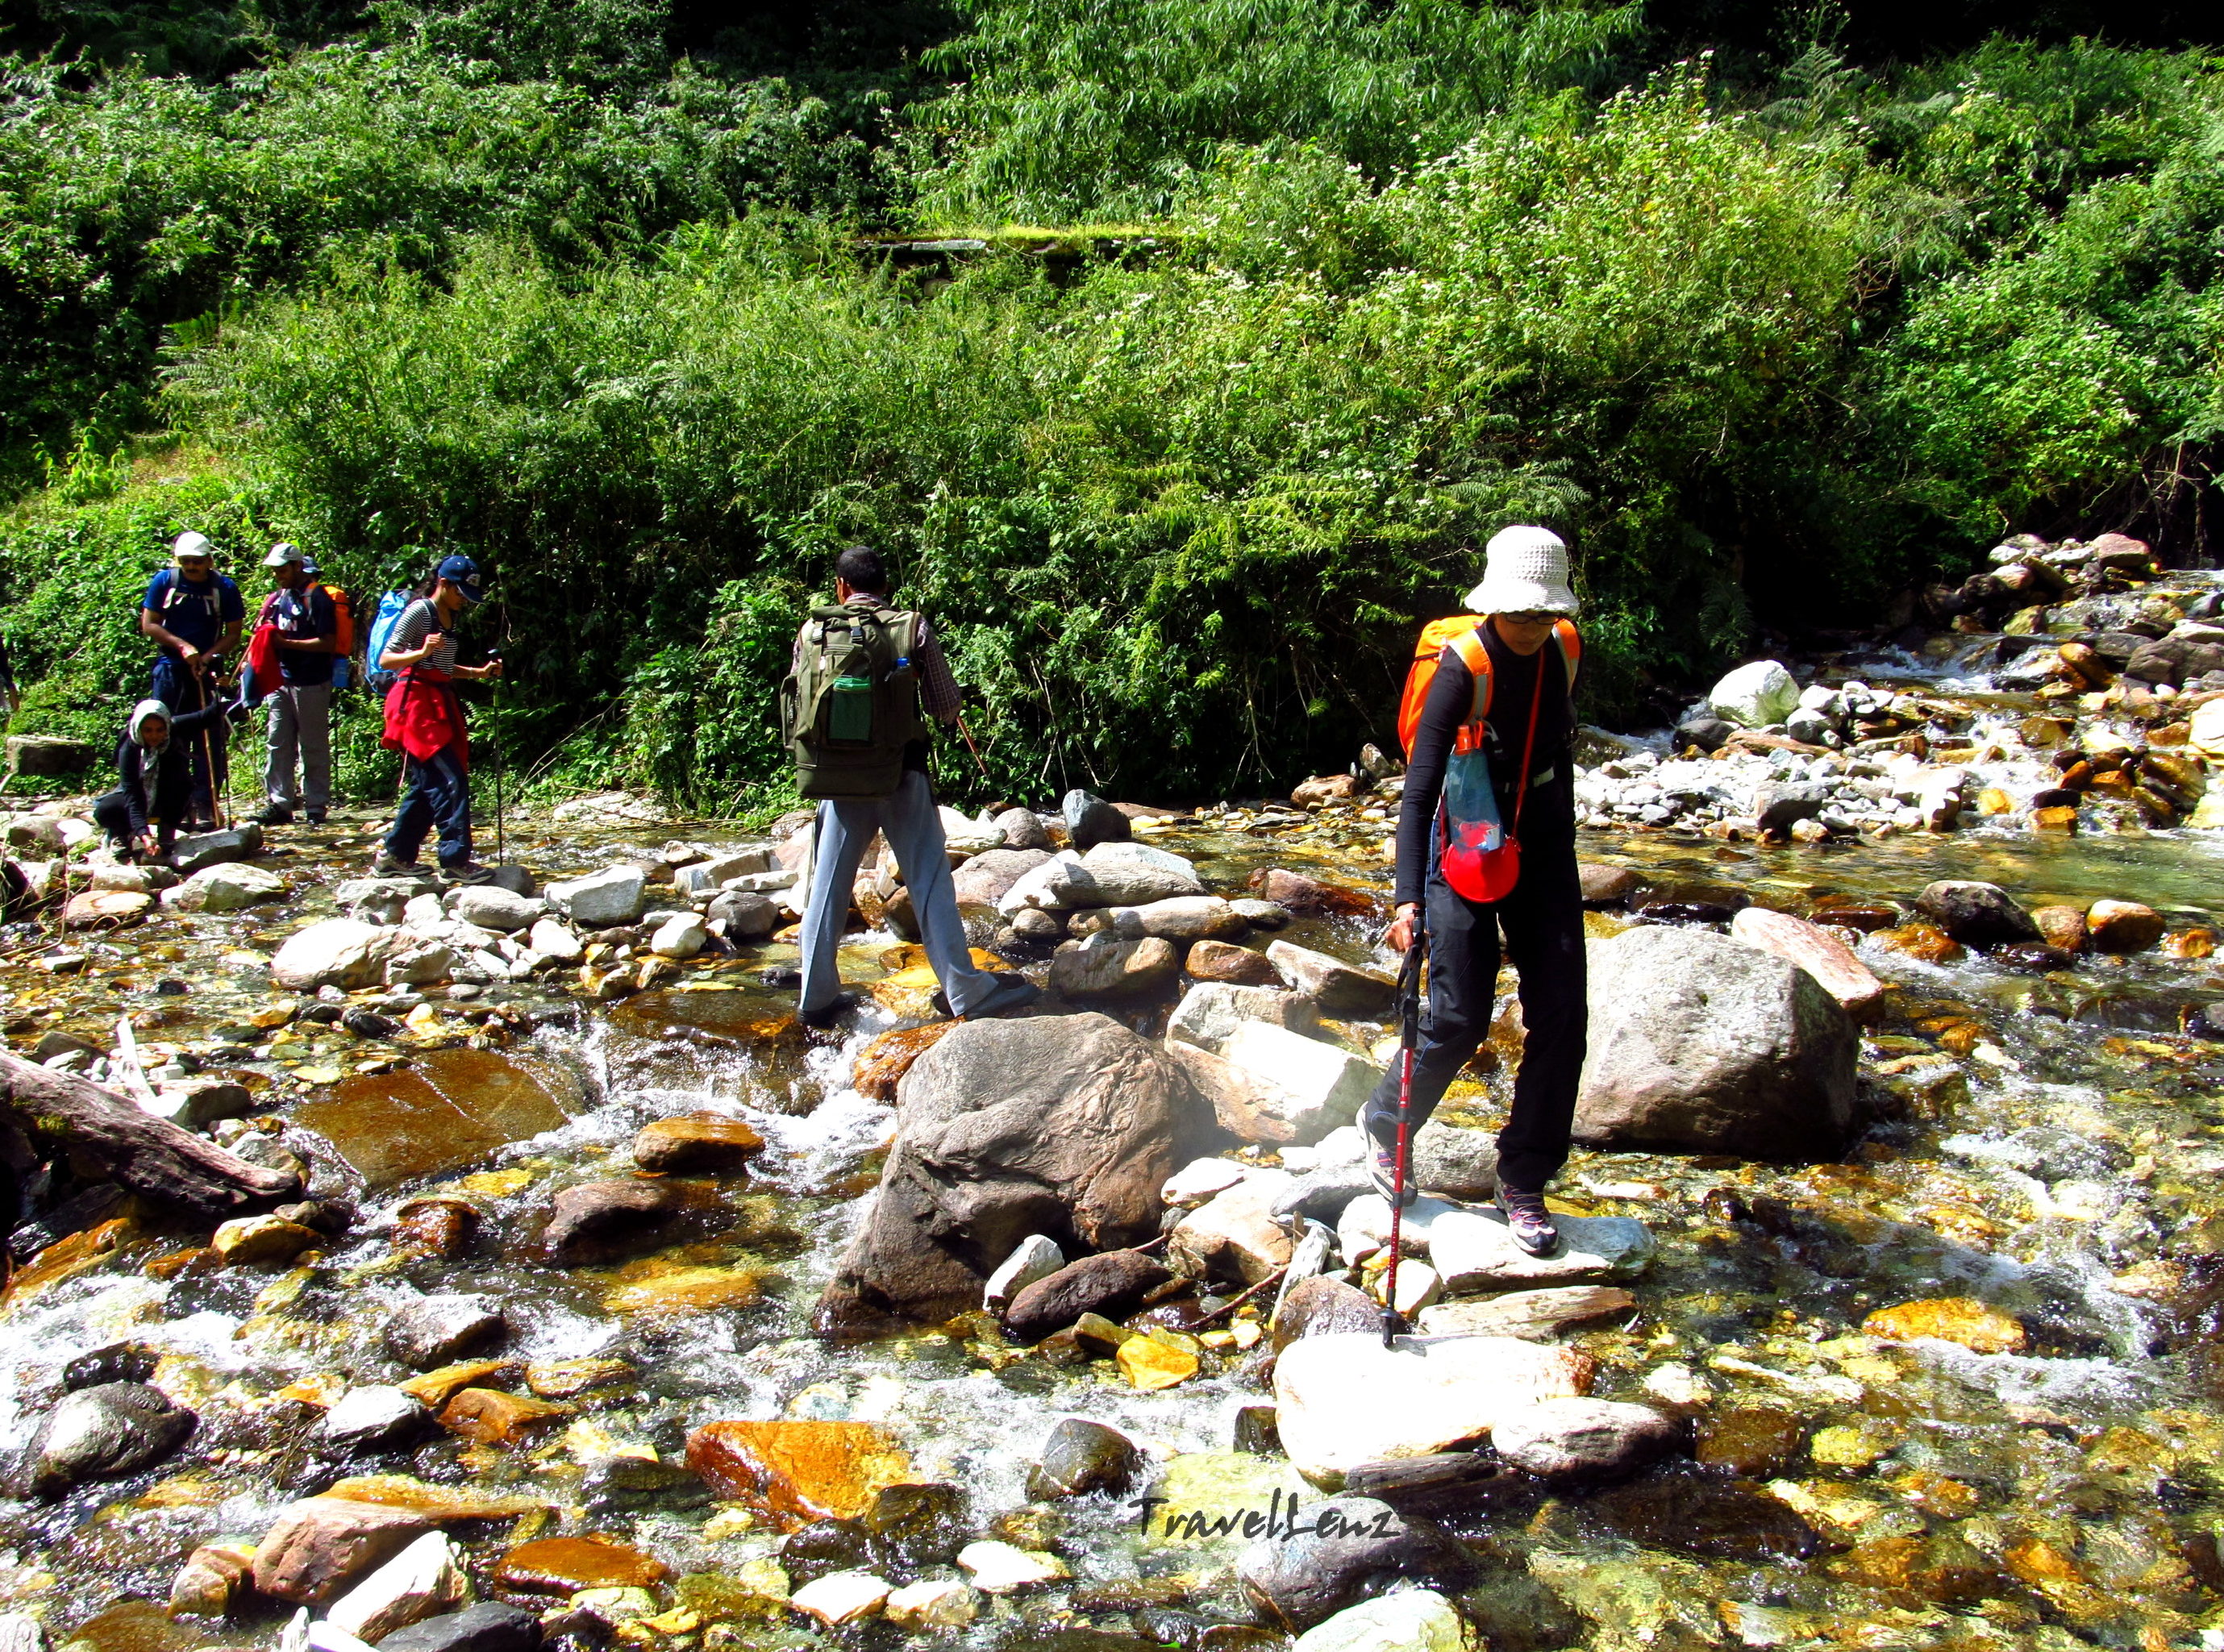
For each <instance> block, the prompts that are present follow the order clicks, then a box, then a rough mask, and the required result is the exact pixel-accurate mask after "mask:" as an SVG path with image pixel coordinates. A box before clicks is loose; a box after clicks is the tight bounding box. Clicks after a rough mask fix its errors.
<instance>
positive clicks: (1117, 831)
mask: <svg viewBox="0 0 2224 1652" xmlns="http://www.w3.org/2000/svg"><path fill="white" fill-rule="evenodd" d="M1058 813H1059V814H1061V815H1063V816H1065V835H1066V836H1067V838H1068V839H1069V840H1070V841H1071V842H1072V844H1073V847H1074V848H1077V849H1083V850H1086V849H1091V848H1096V845H1097V844H1099V843H1124V842H1127V841H1128V839H1129V838H1131V837H1132V836H1134V827H1133V826H1132V825H1131V824H1130V823H1129V822H1128V817H1127V816H1125V815H1123V814H1121V812H1120V810H1118V809H1117V808H1116V807H1115V806H1114V805H1113V804H1109V803H1107V802H1105V801H1104V799H1103V798H1099V797H1097V796H1096V795H1094V794H1093V793H1091V792H1087V791H1078V790H1077V791H1069V792H1067V793H1066V794H1065V797H1063V798H1060V799H1059V800H1058Z"/></svg>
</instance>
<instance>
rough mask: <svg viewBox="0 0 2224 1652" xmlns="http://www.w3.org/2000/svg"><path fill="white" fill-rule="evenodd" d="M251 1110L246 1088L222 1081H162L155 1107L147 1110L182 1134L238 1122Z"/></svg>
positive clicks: (156, 1094)
mask: <svg viewBox="0 0 2224 1652" xmlns="http://www.w3.org/2000/svg"><path fill="white" fill-rule="evenodd" d="M140 1105H141V1106H142V1107H145V1106H146V1103H145V1102H144V1101H142V1102H141V1103H140ZM254 1110H255V1097H254V1095H253V1094H252V1093H251V1092H250V1090H249V1089H248V1088H247V1087H246V1086H245V1085H244V1084H237V1083H234V1082H233V1081H231V1080H230V1079H222V1078H184V1079H173V1080H167V1081H164V1082H163V1083H161V1085H158V1086H157V1087H156V1088H155V1106H154V1107H149V1108H148V1112H150V1113H155V1114H156V1115H157V1116H158V1117H161V1118H164V1119H168V1120H169V1121H170V1122H171V1123H172V1124H174V1125H177V1126H181V1127H182V1128H184V1129H186V1130H205V1129H206V1128H207V1127H208V1126H211V1125H212V1124H215V1123H217V1122H218V1120H220V1119H242V1118H244V1117H246V1116H247V1114H249V1113H252V1112H253V1111H254Z"/></svg>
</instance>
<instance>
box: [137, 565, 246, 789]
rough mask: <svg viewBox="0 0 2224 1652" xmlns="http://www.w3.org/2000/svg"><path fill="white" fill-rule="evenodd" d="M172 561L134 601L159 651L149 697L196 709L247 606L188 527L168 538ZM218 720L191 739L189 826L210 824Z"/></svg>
mask: <svg viewBox="0 0 2224 1652" xmlns="http://www.w3.org/2000/svg"><path fill="white" fill-rule="evenodd" d="M170 556H171V558H172V560H173V561H174V563H175V564H176V565H175V566H174V567H171V568H166V569H164V570H163V571H161V573H159V574H156V575H155V578H154V581H153V583H150V584H149V585H148V587H147V595H146V596H144V597H142V599H141V600H140V603H139V630H140V633H141V634H142V635H144V636H147V637H150V638H152V639H153V640H154V641H155V646H157V648H159V649H160V650H161V652H160V653H158V654H157V655H156V656H155V677H154V690H153V697H154V698H155V699H157V700H160V701H161V702H162V703H164V704H166V705H167V706H168V707H169V708H170V709H171V710H172V711H174V712H177V713H180V714H182V713H185V712H189V711H198V710H199V709H201V708H202V707H203V706H205V705H207V704H209V703H211V701H212V699H213V698H214V696H215V681H216V676H217V672H218V668H219V665H220V663H221V658H222V657H223V656H225V655H229V654H231V653H235V652H236V651H237V649H238V647H239V627H240V626H241V625H242V624H243V623H244V622H245V621H246V619H247V604H246V603H245V602H243V601H241V599H240V595H239V587H238V586H237V585H235V584H233V583H231V580H229V579H227V578H226V577H224V575H222V574H220V573H218V572H217V571H216V547H215V546H214V545H211V544H210V543H209V541H208V539H207V537H206V536H205V535H204V534H200V533H194V532H193V530H192V529H191V528H188V529H186V532H184V533H180V534H179V535H178V537H177V538H176V539H174V540H173V541H171V544H170ZM224 733H225V730H224V719H222V718H220V717H219V718H213V719H212V720H211V722H210V726H209V727H208V728H207V729H206V730H205V732H204V733H203V735H202V736H201V738H200V740H199V741H197V742H196V743H195V747H194V750H193V792H192V797H191V799H190V806H191V809H192V811H193V817H192V820H191V822H190V823H189V824H190V825H191V827H192V829H194V830H205V829H207V828H209V827H211V826H213V825H214V824H215V823H216V788H217V787H218V785H222V784H223V780H222V778H221V777H222V776H223V774H224Z"/></svg>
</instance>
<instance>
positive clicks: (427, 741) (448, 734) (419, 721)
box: [383, 665, 471, 766]
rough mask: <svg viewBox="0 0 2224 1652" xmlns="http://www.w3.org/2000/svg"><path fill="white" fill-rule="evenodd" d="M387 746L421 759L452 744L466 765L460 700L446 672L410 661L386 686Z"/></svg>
mask: <svg viewBox="0 0 2224 1652" xmlns="http://www.w3.org/2000/svg"><path fill="white" fill-rule="evenodd" d="M383 739H384V743H385V745H386V747H387V748H388V749H389V750H394V749H397V748H398V749H399V750H401V751H402V752H403V753H407V754H408V755H409V756H411V757H414V758H415V759H416V760H418V761H419V762H420V763H422V762H425V761H426V760H429V759H431V758H433V757H436V756H438V755H439V753H442V752H444V751H446V750H447V749H449V748H450V747H454V748H455V750H456V753H457V754H458V756H459V757H460V758H461V759H463V760H464V764H465V765H466V766H469V763H470V760H471V741H469V739H468V738H467V737H466V736H465V735H464V707H463V702H462V701H460V700H458V698H457V697H456V689H455V684H454V681H453V679H452V678H450V677H449V676H448V674H447V673H446V672H435V671H427V670H426V669H425V668H424V667H423V666H417V665H413V666H412V667H410V669H409V670H408V671H406V672H402V673H401V681H399V682H398V683H396V684H395V685H394V686H393V687H392V688H390V689H389V690H386V733H385V735H384V736H383Z"/></svg>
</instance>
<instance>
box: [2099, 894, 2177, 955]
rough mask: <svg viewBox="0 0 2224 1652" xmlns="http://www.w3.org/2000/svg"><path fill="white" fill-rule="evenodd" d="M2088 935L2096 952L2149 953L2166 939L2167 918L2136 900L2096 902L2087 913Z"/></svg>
mask: <svg viewBox="0 0 2224 1652" xmlns="http://www.w3.org/2000/svg"><path fill="white" fill-rule="evenodd" d="M2085 928H2086V932H2087V934H2088V935H2089V936H2091V938H2092V943H2093V949H2094V951H2095V952H2114V953H2126V952H2145V950H2146V949H2148V948H2149V947H2151V946H2152V945H2154V943H2156V942H2158V941H2159V940H2161V939H2162V932H2163V928H2164V924H2163V917H2162V914H2161V913H2160V912H2158V911H2155V909H2154V908H2153V907H2151V906H2143V905H2140V904H2139V902H2137V901H2134V900H2096V901H2094V903H2093V905H2091V906H2090V907H2088V908H2087V909H2086V912H2085Z"/></svg>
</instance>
